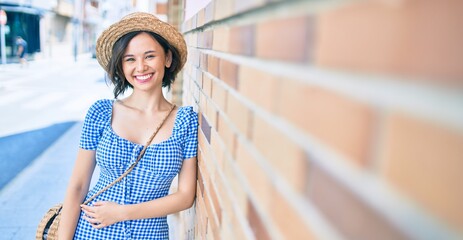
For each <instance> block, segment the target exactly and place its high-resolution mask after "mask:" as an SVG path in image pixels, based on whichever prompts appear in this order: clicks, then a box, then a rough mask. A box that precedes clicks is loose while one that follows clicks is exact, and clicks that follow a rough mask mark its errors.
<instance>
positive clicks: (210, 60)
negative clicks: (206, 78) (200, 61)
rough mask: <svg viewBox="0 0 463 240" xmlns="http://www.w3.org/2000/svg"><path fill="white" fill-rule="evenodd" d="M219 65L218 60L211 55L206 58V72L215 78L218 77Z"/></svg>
mask: <svg viewBox="0 0 463 240" xmlns="http://www.w3.org/2000/svg"><path fill="white" fill-rule="evenodd" d="M219 63H220V59H219V58H217V57H214V56H211V55H208V56H207V71H208V72H209V73H210V74H212V75H214V76H215V77H219Z"/></svg>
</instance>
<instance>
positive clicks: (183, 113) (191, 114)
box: [177, 106, 198, 120]
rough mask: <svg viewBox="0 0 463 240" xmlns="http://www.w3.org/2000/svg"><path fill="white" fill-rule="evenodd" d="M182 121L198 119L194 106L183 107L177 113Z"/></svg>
mask: <svg viewBox="0 0 463 240" xmlns="http://www.w3.org/2000/svg"><path fill="white" fill-rule="evenodd" d="M177 114H178V116H179V118H180V119H183V120H194V119H197V118H198V114H197V113H196V112H195V111H194V109H193V107H192V106H181V107H179V109H178V112H177Z"/></svg>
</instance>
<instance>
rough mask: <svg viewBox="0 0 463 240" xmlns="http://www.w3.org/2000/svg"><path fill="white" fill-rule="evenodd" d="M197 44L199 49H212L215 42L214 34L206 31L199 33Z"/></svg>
mask: <svg viewBox="0 0 463 240" xmlns="http://www.w3.org/2000/svg"><path fill="white" fill-rule="evenodd" d="M197 41H198V42H197V43H195V44H196V45H197V46H198V47H199V48H205V49H212V44H213V41H214V32H213V31H211V30H209V31H204V32H200V33H198V37H197Z"/></svg>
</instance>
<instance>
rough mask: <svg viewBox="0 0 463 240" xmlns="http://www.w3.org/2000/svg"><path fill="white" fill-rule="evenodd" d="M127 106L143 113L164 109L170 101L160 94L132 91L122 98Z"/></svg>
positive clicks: (168, 105)
mask: <svg viewBox="0 0 463 240" xmlns="http://www.w3.org/2000/svg"><path fill="white" fill-rule="evenodd" d="M122 103H123V104H124V105H126V106H127V107H130V108H134V109H137V110H139V111H141V112H145V113H155V112H159V111H164V110H166V109H168V108H169V107H170V103H169V102H168V101H167V100H166V99H165V98H164V95H163V94H162V92H161V94H146V93H144V92H133V93H132V94H131V95H130V96H128V97H127V98H125V99H123V100H122Z"/></svg>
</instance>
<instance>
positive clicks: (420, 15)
mask: <svg viewBox="0 0 463 240" xmlns="http://www.w3.org/2000/svg"><path fill="white" fill-rule="evenodd" d="M461 9H463V2H462V1H453V0H443V1H420V2H408V1H404V2H400V3H398V2H397V3H394V4H389V3H387V2H382V1H364V2H351V3H350V4H345V5H343V6H342V7H339V8H334V9H331V10H329V11H324V12H322V13H321V14H320V15H319V17H318V20H317V26H316V27H315V29H316V34H315V36H317V37H316V42H317V54H316V59H317V60H316V62H317V63H318V64H319V65H322V66H329V67H331V68H333V67H334V68H343V69H352V70H355V71H367V72H386V73H393V75H397V74H404V75H415V76H418V77H424V78H426V79H433V78H434V79H436V80H437V81H439V82H444V81H447V82H453V83H457V84H460V86H461V78H462V76H463V67H462V63H461V56H462V55H463V48H462V47H461V42H462V41H463V29H462V28H461V24H460V23H461V22H462V21H463V14H462V11H461ZM361 19H368V21H362V20H361ZM352 33H355V34H352ZM340 39H342V41H341V40H340ZM443 59H445V61H443Z"/></svg>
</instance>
